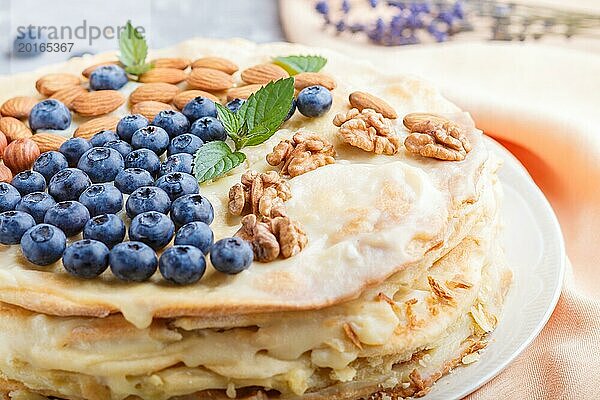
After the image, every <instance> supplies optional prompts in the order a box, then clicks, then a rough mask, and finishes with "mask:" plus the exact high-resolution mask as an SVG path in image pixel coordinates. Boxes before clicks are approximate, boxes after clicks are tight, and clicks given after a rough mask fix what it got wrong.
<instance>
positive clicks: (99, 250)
mask: <svg viewBox="0 0 600 400" xmlns="http://www.w3.org/2000/svg"><path fill="white" fill-rule="evenodd" d="M109 253H110V250H108V247H106V245H105V244H104V243H102V242H99V241H97V240H90V239H83V240H78V241H77V242H74V243H73V244H71V245H70V246H68V247H67V248H66V249H65V252H64V253H63V259H62V262H63V266H64V267H65V270H66V271H67V272H68V273H69V274H71V275H73V276H76V277H77V278H84V279H91V278H95V277H97V276H99V275H100V274H102V273H103V272H104V271H106V269H107V268H108V254H109Z"/></svg>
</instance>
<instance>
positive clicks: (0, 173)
mask: <svg viewBox="0 0 600 400" xmlns="http://www.w3.org/2000/svg"><path fill="white" fill-rule="evenodd" d="M12 178H13V174H12V172H11V171H10V168H8V167H7V166H6V165H4V164H0V182H8V183H10V182H11V181H12Z"/></svg>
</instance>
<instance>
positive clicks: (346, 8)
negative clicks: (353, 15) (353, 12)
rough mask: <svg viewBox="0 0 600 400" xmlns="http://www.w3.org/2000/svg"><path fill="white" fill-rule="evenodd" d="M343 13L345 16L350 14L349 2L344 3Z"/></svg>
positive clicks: (346, 0) (344, 0)
mask: <svg viewBox="0 0 600 400" xmlns="http://www.w3.org/2000/svg"><path fill="white" fill-rule="evenodd" d="M342 12H343V13H344V14H348V13H349V12H350V3H349V2H348V0H343V1H342Z"/></svg>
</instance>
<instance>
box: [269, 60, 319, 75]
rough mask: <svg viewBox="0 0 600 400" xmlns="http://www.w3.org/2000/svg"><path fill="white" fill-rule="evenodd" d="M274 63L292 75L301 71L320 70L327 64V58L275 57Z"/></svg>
mask: <svg viewBox="0 0 600 400" xmlns="http://www.w3.org/2000/svg"><path fill="white" fill-rule="evenodd" d="M273 63H274V64H277V65H279V66H280V67H281V68H283V69H285V70H286V71H287V72H288V73H289V74H290V75H296V74H299V73H301V72H319V71H320V70H321V69H323V67H324V66H325V64H327V59H326V58H325V57H321V56H286V57H275V58H274V59H273Z"/></svg>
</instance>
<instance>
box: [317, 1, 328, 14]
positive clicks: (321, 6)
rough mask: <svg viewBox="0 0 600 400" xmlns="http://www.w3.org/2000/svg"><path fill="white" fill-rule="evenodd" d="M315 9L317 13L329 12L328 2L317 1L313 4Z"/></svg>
mask: <svg viewBox="0 0 600 400" xmlns="http://www.w3.org/2000/svg"><path fill="white" fill-rule="evenodd" d="M315 10H317V12H318V13H319V14H323V15H327V14H329V4H327V1H324V0H323V1H319V2H317V4H316V5H315Z"/></svg>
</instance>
